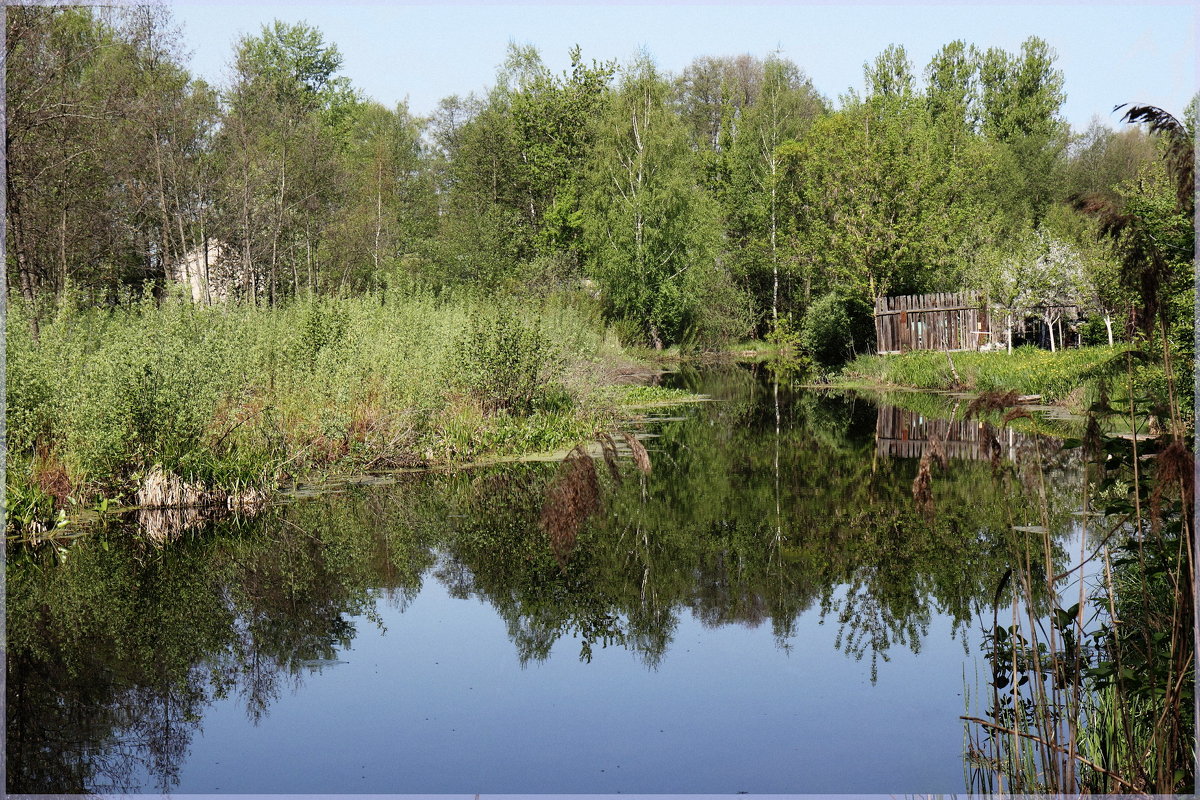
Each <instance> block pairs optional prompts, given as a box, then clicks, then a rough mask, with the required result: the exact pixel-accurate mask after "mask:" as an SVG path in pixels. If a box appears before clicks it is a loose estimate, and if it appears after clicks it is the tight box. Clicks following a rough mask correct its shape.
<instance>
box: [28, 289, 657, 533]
mask: <svg viewBox="0 0 1200 800" xmlns="http://www.w3.org/2000/svg"><path fill="white" fill-rule="evenodd" d="M39 327H40V331H39V335H38V336H37V337H36V338H35V337H34V336H33V335H32V333H31V330H30V326H29V324H28V310H27V309H25V308H24V307H23V306H22V305H21V303H20V302H15V303H13V304H12V305H11V306H10V308H9V315H8V321H7V340H6V356H7V363H8V451H7V479H6V497H7V500H6V512H7V527H8V529H9V532H10V533H11V532H13V531H26V532H37V531H45V530H46V529H48V528H53V527H55V526H60V525H62V524H64V523H65V522H66V521H67V520H68V519H70V518H71V517H72V516H74V514H75V512H77V511H82V510H86V509H105V508H111V507H114V506H130V505H134V504H136V505H138V506H143V507H185V506H214V505H216V506H226V507H231V508H233V507H239V508H245V507H252V506H254V505H255V504H258V503H261V502H262V500H263V499H264V498H265V497H266V495H267V494H268V493H269V492H271V491H273V490H276V489H278V488H280V487H282V486H288V485H290V484H293V483H295V482H296V481H297V480H299V479H301V478H303V479H305V480H311V479H319V478H320V476H321V475H324V474H328V473H330V472H332V471H337V472H339V473H348V472H349V473H353V472H358V473H367V472H379V471H385V470H388V469H396V468H404V467H433V466H450V465H461V464H466V463H469V462H471V461H473V460H476V459H480V458H483V457H493V456H505V455H516V454H525V453H535V452H544V451H551V450H556V449H563V448H569V447H570V446H572V445H573V444H574V443H576V442H577V441H579V440H581V439H584V438H586V437H589V436H591V435H593V434H594V433H596V432H597V431H599V430H601V429H603V428H605V427H608V426H611V425H612V424H613V423H614V421H615V420H616V419H617V416H618V413H619V409H620V408H621V406H623V405H625V404H628V403H636V402H640V401H644V400H645V399H646V397H647V391H649V392H650V394H653V395H654V399H660V400H661V399H663V398H666V397H667V396H674V394H675V393H673V392H671V391H669V390H663V389H658V388H657V387H650V388H649V390H648V389H647V387H634V386H631V385H627V384H628V382H629V381H631V380H633V379H634V378H635V377H636V376H637V375H638V374H639V373H640V374H644V373H645V372H646V369H645V367H644V366H641V365H639V364H638V363H637V362H634V361H632V360H631V359H630V358H629V356H628V355H627V354H626V352H625V351H624V350H623V349H622V347H621V346H620V343H619V342H618V341H617V339H616V337H615V336H614V335H613V334H612V333H611V332H610V331H609V330H608V329H607V327H606V326H605V324H604V323H603V322H602V321H601V318H600V314H599V312H598V310H597V309H596V308H595V306H594V304H593V303H591V302H590V301H589V300H588V299H587V298H579V297H571V296H558V297H551V298H548V299H545V300H541V301H536V302H528V301H526V302H523V303H522V304H520V305H517V304H516V303H515V302H513V301H506V300H504V299H496V298H492V299H488V300H481V299H478V298H471V297H446V296H442V297H435V296H434V295H432V294H427V293H423V292H413V293H410V294H406V295H404V296H399V297H397V296H394V295H393V296H391V297H386V298H385V297H383V296H381V295H364V296H358V297H342V298H326V299H303V300H298V301H294V302H291V303H288V304H285V305H282V306H277V307H274V308H268V307H260V306H251V305H244V304H228V305H223V306H212V307H206V306H198V305H194V304H192V303H190V302H188V301H186V300H184V299H183V298H181V297H168V298H166V299H165V300H158V301H155V300H152V299H149V298H148V299H146V300H144V301H142V302H140V303H137V304H135V305H133V306H131V307H120V308H114V309H95V308H88V307H86V306H84V305H82V304H71V303H60V304H59V306H58V308H57V309H56V313H55V314H54V316H53V317H52V318H49V319H45V318H43V320H42V321H41V324H40V326H39Z"/></svg>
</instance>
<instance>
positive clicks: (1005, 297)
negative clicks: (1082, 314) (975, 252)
mask: <svg viewBox="0 0 1200 800" xmlns="http://www.w3.org/2000/svg"><path fill="white" fill-rule="evenodd" d="M975 282H976V283H977V284H978V285H979V287H980V288H981V289H983V290H984V291H985V292H986V293H987V296H988V303H989V305H990V306H991V308H992V310H993V314H994V315H996V316H999V315H1003V316H1004V318H1005V338H1006V341H1007V346H1008V350H1009V352H1011V351H1012V330H1013V323H1014V322H1015V321H1016V320H1018V319H1023V318H1024V317H1025V316H1027V315H1029V314H1031V313H1037V314H1038V315H1039V316H1041V318H1042V319H1043V321H1045V323H1046V326H1047V328H1049V330H1050V349H1051V350H1055V349H1057V347H1056V343H1061V339H1062V334H1061V328H1060V333H1059V337H1058V342H1056V339H1055V334H1054V327H1055V325H1056V324H1058V323H1060V322H1061V320H1062V312H1063V308H1064V307H1066V306H1069V305H1074V304H1076V303H1077V302H1078V301H1079V298H1080V297H1081V296H1082V295H1083V294H1084V293H1085V288H1084V287H1085V284H1086V272H1085V270H1084V268H1083V261H1082V259H1081V258H1080V256H1079V253H1078V252H1077V251H1076V250H1075V249H1074V248H1073V247H1071V245H1069V244H1067V243H1066V242H1064V241H1062V240H1060V239H1056V238H1054V237H1052V236H1049V235H1048V234H1046V233H1044V232H1042V231H1034V232H1031V233H1029V234H1028V235H1026V236H1025V237H1023V238H1022V239H1021V240H1020V241H1019V242H1018V243H1017V246H1016V247H1015V248H1012V249H1009V250H1007V252H1003V253H1002V252H1000V251H999V250H998V249H995V248H992V249H990V250H988V251H985V252H983V253H981V254H980V256H979V258H978V259H977V260H976V264H975Z"/></svg>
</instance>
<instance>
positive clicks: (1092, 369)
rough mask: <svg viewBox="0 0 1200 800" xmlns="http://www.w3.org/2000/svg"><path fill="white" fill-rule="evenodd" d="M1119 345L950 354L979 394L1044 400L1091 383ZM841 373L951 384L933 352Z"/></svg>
mask: <svg viewBox="0 0 1200 800" xmlns="http://www.w3.org/2000/svg"><path fill="white" fill-rule="evenodd" d="M1123 349H1124V348H1123V347H1121V346H1118V347H1115V348H1110V347H1081V348H1078V349H1067V350H1059V351H1058V352H1055V353H1051V352H1050V351H1049V350H1041V349H1038V348H1035V347H1031V346H1024V347H1018V348H1015V349H1014V350H1013V351H1012V352H1011V353H1003V352H994V353H978V352H971V351H967V352H962V353H952V354H950V355H951V357H952V358H953V361H954V368H955V370H956V371H957V372H958V375H959V378H960V383H959V385H960V388H965V389H969V390H973V391H977V392H987V391H999V392H1007V391H1010V390H1011V391H1015V392H1016V393H1017V394H1019V395H1035V394H1036V395H1041V396H1042V398H1043V399H1044V400H1045V401H1047V402H1054V401H1059V400H1063V399H1065V398H1067V397H1068V396H1069V395H1070V394H1071V393H1072V392H1074V391H1075V390H1077V389H1080V388H1084V387H1090V386H1094V381H1095V379H1096V378H1097V377H1099V376H1100V375H1101V373H1102V372H1103V368H1104V367H1105V365H1107V364H1109V363H1110V362H1112V361H1113V359H1114V357H1115V356H1118V355H1119V354H1120V353H1121V352H1123ZM1159 374H1160V375H1161V371H1160V372H1159ZM842 375H843V376H845V377H847V378H850V379H853V378H869V379H872V380H876V381H881V382H883V383H888V384H892V385H895V386H913V387H917V388H921V389H949V388H951V387H953V386H954V385H955V380H954V376H953V373H951V371H950V362H949V361H948V360H947V358H946V354H945V353H939V352H933V351H912V352H909V353H903V354H901V355H891V356H878V355H876V356H860V357H859V358H857V359H855V360H854V361H853V362H852V363H850V364H847V365H846V367H845V368H844V369H843V370H842ZM1113 388H1114V390H1115V391H1114V396H1116V391H1121V388H1120V386H1119V385H1116V386H1115V387H1113Z"/></svg>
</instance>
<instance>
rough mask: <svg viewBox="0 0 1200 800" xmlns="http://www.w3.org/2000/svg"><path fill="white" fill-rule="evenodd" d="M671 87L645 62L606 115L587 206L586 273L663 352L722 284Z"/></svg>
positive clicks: (711, 225) (707, 208)
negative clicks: (710, 291) (717, 283)
mask: <svg viewBox="0 0 1200 800" xmlns="http://www.w3.org/2000/svg"><path fill="white" fill-rule="evenodd" d="M668 96H669V86H668V84H667V82H666V81H665V80H664V79H663V77H662V76H661V75H660V74H659V72H658V70H657V68H656V67H655V66H654V64H653V63H652V62H651V61H650V60H649V58H647V57H645V56H642V57H641V58H639V59H638V60H637V61H636V62H635V63H634V64H632V65H631V66H630V67H629V68H628V69H627V70H626V71H625V72H624V74H623V75H622V77H621V82H620V86H619V88H618V90H617V92H616V93H615V94H614V95H612V96H611V98H610V101H609V103H608V108H607V109H606V110H605V114H604V120H603V127H602V129H601V132H600V134H599V138H598V142H597V147H596V157H595V162H594V166H593V168H592V173H591V176H590V181H589V187H588V188H589V191H588V194H587V198H586V200H585V217H584V221H583V229H584V243H585V247H586V250H587V253H588V267H589V269H590V271H591V272H592V274H594V276H595V277H596V278H597V279H598V280H599V282H600V284H601V286H602V289H603V297H604V302H605V305H606V308H607V309H608V313H609V314H610V315H611V316H613V317H616V318H620V319H624V320H627V321H629V323H630V324H631V325H633V326H634V327H635V328H636V329H637V331H638V333H639V334H640V336H641V337H643V338H644V340H645V341H646V342H648V343H650V344H652V345H653V346H654V347H656V348H661V347H663V346H664V345H667V344H671V343H674V342H678V341H680V340H681V339H682V338H683V337H684V336H685V334H686V333H687V332H688V331H689V329H692V328H695V327H696V325H697V324H698V323H699V318H700V317H701V316H702V311H701V306H700V302H701V296H702V294H703V292H704V290H705V288H706V287H709V286H711V284H712V282H713V281H714V279H717V280H719V278H720V276H719V274H716V275H715V274H714V273H717V270H718V266H717V264H716V247H717V240H718V237H719V218H718V213H717V208H716V205H715V203H714V202H713V201H712V200H711V198H710V197H709V196H708V195H707V194H706V193H705V192H704V191H703V190H702V189H701V187H699V186H698V185H697V183H696V181H695V177H694V170H693V158H692V152H691V150H690V148H689V147H688V139H687V133H686V131H685V129H684V127H683V125H682V124H681V122H680V120H679V117H678V116H677V115H676V114H675V113H674V112H673V110H672V109H671V108H670V107H669V106H668V104H667V100H668Z"/></svg>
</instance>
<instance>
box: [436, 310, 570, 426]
mask: <svg viewBox="0 0 1200 800" xmlns="http://www.w3.org/2000/svg"><path fill="white" fill-rule="evenodd" d="M452 358H453V363H454V370H455V374H456V380H457V382H458V383H459V384H460V385H461V386H463V387H464V388H466V389H467V391H469V392H470V393H471V395H472V396H473V397H474V398H475V399H476V400H477V401H478V402H479V403H480V405H481V406H482V407H483V409H484V411H485V412H495V411H506V412H509V413H512V414H529V413H531V412H532V411H533V410H534V408H535V407H536V406H546V405H561V404H562V402H563V399H566V401H567V404H568V406H569V398H562V395H561V393H556V392H554V391H553V390H552V388H551V387H552V386H553V384H554V381H555V378H557V377H558V376H559V374H560V373H561V369H562V363H561V358H560V357H559V355H558V354H557V353H556V352H555V349H554V347H553V345H552V343H551V341H550V339H549V338H548V337H547V336H546V335H545V334H544V333H543V332H542V331H541V330H540V328H538V327H535V326H531V325H527V324H526V323H524V322H522V321H521V320H520V319H519V318H518V317H517V316H516V315H515V314H514V313H513V312H512V311H510V310H508V309H501V310H500V311H499V312H497V313H496V314H487V315H481V316H476V317H475V318H473V319H472V320H471V321H470V323H469V327H468V329H467V331H466V333H464V335H463V336H462V338H460V339H459V340H458V342H457V343H456V344H455V347H454V354H453V356H452ZM556 394H557V397H555V395H556ZM556 401H557V402H556Z"/></svg>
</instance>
